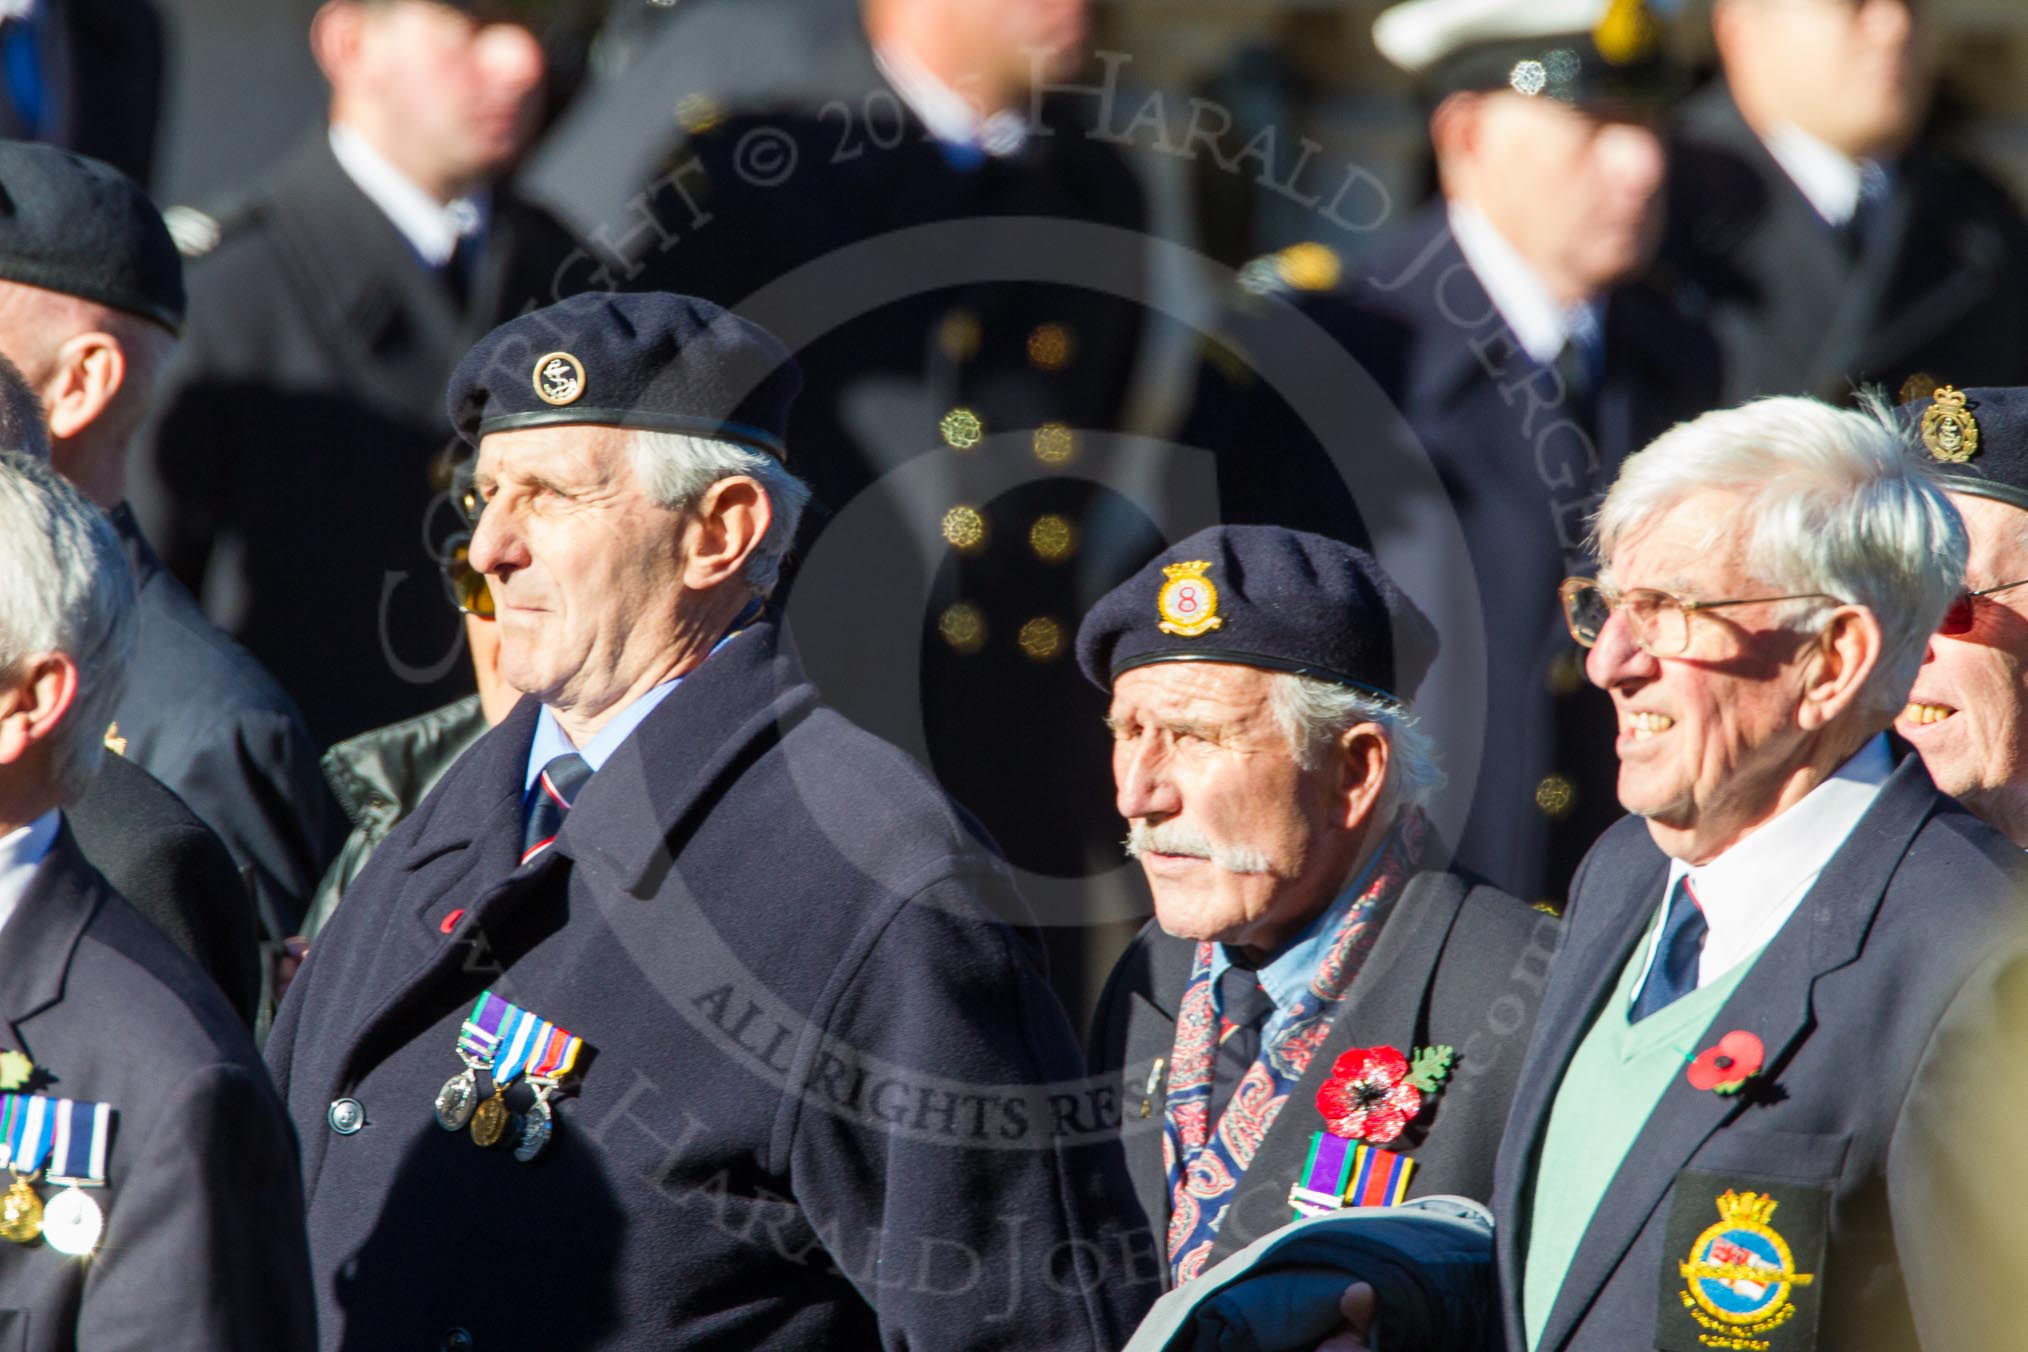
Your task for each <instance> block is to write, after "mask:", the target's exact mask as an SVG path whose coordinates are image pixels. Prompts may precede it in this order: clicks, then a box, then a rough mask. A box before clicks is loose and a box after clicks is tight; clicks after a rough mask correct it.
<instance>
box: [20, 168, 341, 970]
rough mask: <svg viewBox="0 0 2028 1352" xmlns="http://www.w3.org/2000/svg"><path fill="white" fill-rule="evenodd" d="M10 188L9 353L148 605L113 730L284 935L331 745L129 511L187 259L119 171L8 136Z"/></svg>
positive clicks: (313, 841) (56, 448) (67, 473)
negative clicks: (319, 741)
mask: <svg viewBox="0 0 2028 1352" xmlns="http://www.w3.org/2000/svg"><path fill="white" fill-rule="evenodd" d="M0 191H4V192H5V193H6V195H7V199H8V201H9V202H10V203H11V204H12V207H13V210H12V211H11V212H10V213H9V214H8V216H7V217H6V218H5V220H4V221H0V352H4V353H5V354H6V355H7V356H8V357H9V358H11V359H12V360H13V362H14V363H15V365H16V366H18V367H19V368H20V370H21V372H22V374H23V375H24V376H25V377H26V379H27V382H28V385H29V387H30V388H31V389H32V390H34V391H35V393H36V394H37V395H38V396H39V397H40V399H41V401H42V406H43V410H44V415H45V418H46V423H47V427H48V433H49V436H48V445H49V454H50V457H51V459H52V461H53V463H54V464H55V466H56V468H57V471H58V472H59V473H61V474H62V475H63V476H64V477H65V478H67V479H69V480H70V481H71V482H72V483H74V484H76V485H77V486H78V488H79V489H80V490H81V491H82V492H83V493H84V494H85V495H86V496H87V497H89V498H91V499H92V500H93V501H94V502H96V503H97V504H98V505H99V506H100V507H101V508H102V509H103V510H104V511H105V512H106V513H107V515H108V516H110V517H111V519H112V522H113V528H114V529H115V530H117V531H118V532H119V534H120V540H121V543H122V544H123V545H124V546H125V547H126V551H127V564H128V567H129V568H130V569H131V570H132V571H133V574H134V583H135V586H136V587H137V588H138V589H139V593H140V616H141V629H140V635H139V637H138V638H137V640H136V642H135V647H134V658H133V667H134V671H133V679H132V680H130V681H129V682H128V684H127V687H126V694H125V695H124V696H123V697H122V698H121V700H120V704H119V706H118V708H117V709H116V710H115V714H116V724H115V727H114V730H113V736H114V737H115V739H116V740H117V741H118V743H119V744H120V745H121V746H122V747H123V749H124V751H125V754H126V755H128V756H129V757H131V758H132V759H133V760H134V761H135V762H136V763H138V764H139V765H140V766H141V767H142V768H143V769H146V770H147V771H148V772H149V773H151V774H153V775H155V776H156V777H157V778H159V779H161V780H162V781H163V782H164V783H166V784H168V785H169V786H170V787H171V788H172V789H174V790H175V791H176V793H177V795H178V796H180V797H181V798H182V799H183V800H184V802H186V803H188V804H189V805H190V806H191V808H192V809H194V810H195V811H196V812H197V814H198V815H199V816H200V817H202V818H203V819H204V820H205V821H206V822H207V823H209V824H210V826H211V827H212V829H213V830H215V831H216V832H218V834H219V836H220V837H221V838H222V839H224V840H225V842H226V844H227V846H228V847H229V848H230V849H231V850H232V851H233V855H234V857H235V858H236V859H237V860H238V861H239V864H240V867H241V868H243V869H245V870H247V872H248V876H249V877H250V878H251V880H252V883H253V887H254V895H255V899H256V901H257V902H258V904H259V907H260V912H261V916H262V919H263V921H264V922H265V925H266V927H267V932H268V933H269V934H270V935H271V936H272V937H274V938H277V939H279V938H280V937H282V936H283V935H285V934H289V933H291V932H293V929H294V927H295V925H296V922H297V921H298V920H299V919H300V918H301V917H302V914H303V908H304V906H305V905H306V904H308V901H309V897H310V890H311V888H312V887H313V886H315V884H316V880H317V875H318V872H319V870H320V868H321V866H322V863H323V855H324V830H325V806H326V798H325V792H324V786H323V782H322V780H321V779H320V778H319V777H318V774H317V753H316V750H315V748H314V747H312V746H311V744H310V736H309V732H308V731H307V730H306V729H305V728H304V726H303V719H302V716H301V715H300V714H299V713H298V712H297V711H296V707H295V704H294V703H293V702H292V701H291V700H290V699H289V697H288V696H287V695H286V694H284V693H283V691H282V689H281V688H280V687H279V686H278V685H277V684H276V683H275V679H274V677H272V676H270V675H269V674H268V673H267V671H265V670H264V669H263V668H262V667H261V665H260V663H258V662H256V661H255V660H254V659H253V657H252V656H251V655H249V654H248V653H247V651H246V650H245V649H244V648H242V647H240V646H239V645H238V644H237V643H234V642H233V641H232V640H231V639H230V638H228V637H227V636H226V635H225V634H224V633H222V632H220V630H219V629H218V627H217V626H216V625H214V624H212V623H211V622H210V621H209V620H207V619H206V618H205V616H204V614H203V612H202V611H201V610H200V609H199V608H198V605H197V602H196V600H195V599H194V598H193V597H192V596H191V595H190V593H189V592H188V591H187V590H185V588H184V587H183V585H182V584H181V583H180V582H178V581H177V580H176V579H175V578H174V577H172V576H170V574H169V573H168V572H167V571H166V570H165V569H164V568H163V566H162V563H161V560H160V559H158V558H157V557H156V555H155V551H154V550H153V549H151V548H149V546H148V542H147V540H145V539H143V538H142V535H141V530H140V527H139V526H138V525H137V524H136V522H135V519H134V513H133V511H132V510H131V509H130V508H129V506H128V505H127V456H128V449H129V442H130V441H131V440H132V438H133V436H134V431H135V428H136V427H138V426H139V424H140V423H141V420H142V418H143V417H144V416H145V414H146V412H147V409H148V405H149V400H150V398H151V396H152V395H153V394H154V392H155V388H156V382H157V380H158V378H159V377H160V375H161V372H162V369H163V367H164V366H165V365H166V364H167V363H168V362H169V361H170V359H171V355H172V353H173V352H174V351H175V349H176V344H177V333H178V331H179V329H180V328H181V327H182V324H183V318H184V295H183V267H182V260H181V259H179V258H178V257H177V255H176V247H175V245H174V244H173V243H171V242H170V238H169V231H168V229H167V228H166V227H165V226H164V225H163V223H162V218H161V216H160V215H159V214H158V213H157V212H156V210H155V207H154V205H153V204H152V203H151V202H149V200H148V198H147V196H146V194H144V193H143V192H142V191H141V189H140V187H139V186H138V185H136V184H135V183H134V182H132V181H131V180H130V179H128V178H126V177H125V176H124V175H122V174H120V173H118V172H117V171H115V170H113V169H111V168H110V167H108V166H106V165H103V164H99V163H97V162H95V161H92V160H88V159H85V158H83V157H82V156H79V155H75V154H72V153H71V152H69V151H64V150H58V149H55V148H54V147H51V146H45V145H36V144H31V143H29V142H25V141H0ZM214 900H215V902H216V904H219V905H229V904H233V902H234V900H235V899H234V898H230V897H220V898H216V899H214Z"/></svg>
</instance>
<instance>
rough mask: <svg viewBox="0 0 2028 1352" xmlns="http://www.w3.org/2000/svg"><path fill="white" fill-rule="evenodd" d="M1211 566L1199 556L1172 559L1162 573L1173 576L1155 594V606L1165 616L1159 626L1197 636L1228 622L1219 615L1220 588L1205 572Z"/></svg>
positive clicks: (1191, 636) (1164, 631) (1183, 636)
mask: <svg viewBox="0 0 2028 1352" xmlns="http://www.w3.org/2000/svg"><path fill="white" fill-rule="evenodd" d="M1210 567H1211V563H1210V561H1209V560H1207V559H1197V560H1194V561H1192V562H1189V563H1172V564H1169V565H1168V566H1167V567H1165V568H1163V569H1162V575H1163V576H1164V577H1166V578H1168V579H1169V580H1168V581H1167V582H1164V583H1163V584H1162V590H1161V591H1160V592H1158V593H1157V594H1156V596H1155V609H1156V611H1158V612H1159V613H1160V614H1161V616H1162V622H1161V623H1160V624H1158V625H1156V626H1155V627H1156V628H1157V629H1160V630H1161V631H1162V632H1163V633H1165V634H1175V635H1177V636H1179V637H1181V638H1196V637H1197V636H1198V635H1199V634H1208V633H1210V632H1211V631H1212V630H1214V629H1216V628H1218V627H1219V626H1220V625H1222V624H1224V623H1225V621H1224V620H1221V619H1219V618H1218V588H1217V587H1215V586H1213V585H1212V583H1211V579H1210V578H1208V577H1206V576H1205V575H1204V574H1205V573H1206V572H1207V571H1209V569H1210Z"/></svg>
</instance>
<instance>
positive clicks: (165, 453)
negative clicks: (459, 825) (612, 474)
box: [145, 0, 572, 744]
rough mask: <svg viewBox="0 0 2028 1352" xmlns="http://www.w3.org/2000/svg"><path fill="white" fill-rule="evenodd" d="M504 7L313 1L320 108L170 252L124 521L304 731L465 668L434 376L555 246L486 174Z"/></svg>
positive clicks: (502, 54) (418, 694) (561, 241)
mask: <svg viewBox="0 0 2028 1352" xmlns="http://www.w3.org/2000/svg"><path fill="white" fill-rule="evenodd" d="M523 17H524V16H523V15H522V13H521V11H520V10H519V9H517V8H514V7H511V6H502V5H488V4H470V5H468V4H450V3H437V0H330V3H327V4H325V5H323V6H322V7H321V8H319V9H318V10H317V13H316V15H315V18H314V20H313V22H312V24H311V28H310V40H311V48H312V50H313V52H314V53H315V55H316V58H317V64H318V66H319V67H320V69H321V70H322V71H323V72H324V75H325V76H326V78H327V79H328V80H329V82H330V85H331V105H330V120H329V125H328V126H324V127H319V128H317V129H316V130H315V131H314V132H313V133H312V134H311V135H310V136H309V137H308V139H307V140H306V141H305V142H304V143H303V144H301V145H300V146H299V147H298V149H297V150H296V151H295V152H294V153H293V154H292V155H291V156H290V157H289V158H288V159H287V161H286V162H285V163H283V164H282V165H281V166H280V167H279V168H278V169H276V170H275V171H274V173H273V174H272V175H271V176H270V177H269V178H268V179H267V180H266V182H265V183H264V184H263V185H262V186H261V187H260V188H259V189H257V190H256V191H254V192H253V193H252V195H251V196H249V197H248V198H247V199H246V200H245V201H244V202H243V203H242V204H241V205H240V206H238V207H237V208H235V209H234V210H232V211H230V212H228V213H226V214H225V215H224V216H223V218H222V219H220V220H219V221H218V222H217V232H216V240H215V243H213V247H211V248H209V249H208V250H204V251H203V253H204V256H203V257H202V258H201V259H200V260H199V261H198V262H197V263H196V264H195V265H194V266H193V267H192V269H191V275H190V288H191V304H190V312H191V314H190V323H189V328H188V332H187V335H186V341H185V345H184V351H183V352H182V353H181V354H180V357H179V360H178V361H177V362H176V364H175V365H174V367H173V368H172V371H171V373H170V376H169V378H168V389H167V391H166V393H165V397H164V399H163V401H162V404H161V406H160V409H159V416H158V419H157V422H156V425H155V426H154V428H153V429H152V434H151V436H150V438H149V442H148V447H147V457H148V459H147V465H148V469H149V471H150V473H151V476H152V478H153V480H154V488H153V492H152V493H151V495H150V497H149V499H148V501H147V502H146V503H145V524H146V526H147V531H148V535H149V537H150V538H151V539H153V540H154V541H156V542H157V544H158V545H159V547H160V548H161V551H162V556H163V558H164V560H165V561H166V562H167V563H168V565H169V567H170V568H171V569H172V570H173V571H174V572H175V573H176V574H177V575H178V576H179V577H181V578H182V579H184V580H185V582H186V583H188V584H189V585H190V586H191V587H192V589H193V590H196V591H197V592H198V594H199V595H200V596H201V597H202V598H203V600H204V603H205V607H206V609H207V610H208V611H209V612H210V613H211V614H212V615H213V616H214V617H215V618H216V619H218V620H219V622H220V623H221V624H223V625H224V626H225V627H226V628H227V629H228V630H230V631H231V632H232V633H233V634H235V635H236V636H237V637H238V638H239V639H240V640H241V641H242V642H244V643H245V644H246V645H247V646H248V647H249V648H250V649H252V650H253V652H254V653H255V655H256V656H258V657H260V658H261V659H262V660H263V661H265V662H266V663H267V664H268V666H269V667H270V668H271V669H272V670H273V671H274V672H275V674H276V675H277V676H278V677H279V678H280V679H281V681H282V683H283V685H284V686H285V687H287V689H288V690H289V691H290V693H291V694H293V695H294V696H295V697H296V699H297V701H298V702H299V703H300V704H301V706H302V709H303V713H304V716H305V717H306V718H307V719H308V721H309V725H310V729H311V732H312V733H313V735H314V736H315V737H316V739H317V741H318V742H319V743H320V744H327V743H329V742H331V741H333V740H336V739H338V738H340V737H343V736H348V735H350V734H352V733H355V732H359V731H362V730H364V729H366V728H370V727H376V726H380V725H382V724H385V723H389V722H392V721H395V720H397V719H400V718H405V717H408V716H410V715H413V714H416V713H420V712H422V711H424V710H427V709H430V708H433V707H436V706H438V705H441V704H443V703H444V702H446V701H447V700H449V699H451V698H454V697H455V696H457V695H458V694H461V693H463V692H464V691H466V690H469V689H470V684H469V676H468V674H467V671H466V669H465V667H464V664H463V654H462V637H461V635H460V633H459V631H458V629H457V626H456V624H455V622H454V621H453V620H452V618H451V617H449V616H447V615H446V614H445V612H444V607H443V605H442V603H441V601H440V599H439V596H438V589H439V588H438V582H437V578H436V576H435V573H436V562H435V558H434V556H433V553H432V548H433V541H432V538H431V530H432V526H433V520H434V519H438V518H434V516H433V509H440V508H441V507H442V506H443V498H442V495H441V493H438V494H435V495H432V494H431V492H430V490H429V488H428V486H427V476H426V471H427V467H428V464H429V462H430V459H431V457H432V456H433V455H434V454H435V453H436V452H437V451H438V450H439V449H440V448H441V447H442V446H443V445H444V444H445V443H446V441H447V440H448V431H447V428H446V425H445V422H444V413H443V390H444V382H445V379H446V378H447V376H448V374H449V371H450V367H451V364H452V362H453V360H454V358H455V356H456V354H457V353H458V352H461V351H462V350H464V348H465V347H466V346H468V345H469V344H470V343H471V341H472V340H473V339H474V338H475V337H476V336H477V335H479V334H480V333H483V332H484V331H485V330H487V329H488V328H491V327H492V326H493V325H494V324H495V323H497V322H498V321H499V320H500V319H502V318H504V317H506V316H508V315H511V314H514V313H517V312H519V311H520V310H521V309H523V308H524V307H526V306H527V305H529V304H531V303H540V302H542V301H546V300H548V299H549V298H550V294H551V289H552V286H553V283H552V277H553V275H554V274H555V272H556V268H557V265H558V263H559V262H560V261H561V260H562V259H563V258H564V257H565V255H566V254H567V253H568V252H569V250H570V248H571V247H572V246H571V241H570V239H569V237H568V236H567V235H566V234H565V233H564V232H563V230H562V229H561V227H559V226H558V225H557V224H556V223H555V222H554V221H553V220H552V219H551V218H550V217H548V216H547V215H546V214H544V213H542V212H540V211H538V210H536V209H534V208H532V207H529V206H528V205H526V204H524V203H523V202H521V201H520V200H519V199H518V198H516V197H515V196H514V195H513V193H512V192H511V191H510V190H508V189H507V188H505V187H504V186H502V185H501V184H500V183H499V182H498V181H497V180H498V177H499V175H500V174H501V173H502V172H503V171H504V170H505V169H506V168H507V167H508V166H509V165H510V164H511V163H512V161H513V160H514V158H515V156H516V155H517V154H519V152H520V151H521V150H522V148H523V147H524V146H525V144H526V142H527V139H528V137H529V135H530V133H531V131H532V130H533V128H534V125H535V120H536V117H537V115H538V113H539V111H540V108H541V91H542V85H543V76H544V57H543V51H542V48H541V46H540V45H539V44H538V42H537V40H536V37H535V34H534V33H533V32H532V31H531V29H530V28H529V27H528V26H527V25H526V23H524V22H523ZM199 242H200V243H207V242H211V241H199ZM450 519H451V515H450V514H449V513H448V512H444V513H442V514H441V517H440V520H441V521H442V522H443V523H444V526H445V527H446V528H447V526H448V523H449V521H450Z"/></svg>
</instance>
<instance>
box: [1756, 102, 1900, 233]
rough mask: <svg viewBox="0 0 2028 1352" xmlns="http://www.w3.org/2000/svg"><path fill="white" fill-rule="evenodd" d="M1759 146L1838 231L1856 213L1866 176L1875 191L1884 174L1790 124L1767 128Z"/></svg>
mask: <svg viewBox="0 0 2028 1352" xmlns="http://www.w3.org/2000/svg"><path fill="white" fill-rule="evenodd" d="M1761 144H1762V145H1765V146H1766V147H1767V153H1768V154H1770V155H1772V156H1774V160H1775V163H1776V164H1779V165H1780V166H1781V167H1782V172H1783V173H1785V174H1787V175H1788V176H1789V177H1790V178H1791V179H1793V180H1794V181H1795V185H1796V187H1797V188H1798V189H1800V190H1801V191H1802V194H1803V196H1804V197H1806V198H1808V199H1809V202H1810V205H1811V206H1812V207H1815V208H1816V211H1817V214H1818V215H1819V216H1822V217H1823V218H1824V220H1825V221H1826V222H1827V223H1829V224H1830V225H1832V226H1834V227H1837V228H1841V229H1842V228H1843V227H1844V226H1845V224H1846V223H1847V222H1849V221H1850V220H1851V219H1852V217H1853V215H1854V213H1856V212H1857V211H1858V210H1859V199H1860V197H1861V196H1862V195H1863V194H1864V193H1865V192H1866V191H1867V187H1868V177H1869V175H1872V176H1874V177H1875V179H1876V183H1875V189H1874V190H1875V191H1878V190H1879V188H1880V187H1881V186H1884V183H1885V177H1886V175H1885V171H1884V170H1883V169H1882V168H1881V167H1880V166H1879V165H1878V164H1875V163H1873V162H1871V161H1860V160H1855V159H1853V158H1851V157H1850V156H1849V155H1846V154H1845V153H1844V152H1842V151H1839V150H1834V149H1833V148H1832V147H1830V146H1829V145H1826V144H1825V143H1824V142H1823V141H1820V140H1818V139H1817V138H1816V137H1814V136H1812V135H1810V134H1809V133H1808V132H1806V131H1804V130H1803V129H1802V128H1801V127H1798V126H1794V125H1793V124H1791V123H1787V122H1784V123H1781V124H1779V125H1777V126H1775V127H1773V128H1771V129H1770V130H1769V131H1768V134H1767V135H1766V136H1763V137H1762V138H1761Z"/></svg>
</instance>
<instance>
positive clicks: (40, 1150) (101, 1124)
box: [0, 1094, 113, 1257]
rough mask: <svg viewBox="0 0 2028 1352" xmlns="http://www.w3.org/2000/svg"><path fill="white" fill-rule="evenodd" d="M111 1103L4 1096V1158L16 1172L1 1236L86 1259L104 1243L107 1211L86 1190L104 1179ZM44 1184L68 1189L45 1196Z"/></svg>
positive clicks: (3, 1201)
mask: <svg viewBox="0 0 2028 1352" xmlns="http://www.w3.org/2000/svg"><path fill="white" fill-rule="evenodd" d="M112 1138H113V1110H112V1106H111V1105H110V1104H105V1103H85V1102H82V1101H79V1100H76V1099H60V1098H50V1097H48V1096H47V1095H44V1094H0V1164H4V1165H5V1166H6V1169H7V1172H8V1174H9V1176H10V1177H11V1180H12V1181H11V1182H10V1183H9V1185H8V1187H7V1191H6V1193H5V1195H4V1196H0V1239H7V1240H11V1241H12V1242H13V1243H16V1244H33V1243H35V1241H36V1240H38V1239H40V1240H42V1241H43V1242H45V1243H47V1244H48V1245H49V1247H50V1248H52V1249H55V1250H56V1251H57V1252H58V1253H64V1254H70V1255H72V1256H73V1257H82V1256H83V1255H85V1254H88V1253H90V1252H91V1251H92V1250H93V1249H95V1248H96V1247H97V1246H98V1242H99V1236H100V1235H101V1234H103V1233H104V1232H105V1228H106V1219H105V1214H104V1213H103V1212H101V1211H100V1210H99V1204H98V1203H97V1202H95V1201H93V1200H92V1198H91V1195H90V1194H89V1193H87V1192H85V1191H84V1190H85V1189H86V1188H102V1187H104V1186H105V1184H106V1151H107V1148H108V1147H109V1146H110V1145H111V1144H112ZM38 1182H43V1183H47V1184H49V1185H50V1186H53V1187H58V1188H61V1189H62V1191H61V1192H59V1193H57V1195H56V1196H54V1197H52V1198H50V1199H49V1200H48V1201H47V1202H44V1201H43V1198H42V1194H41V1192H40V1191H39V1190H38V1189H37V1187H36V1184H37V1183H38Z"/></svg>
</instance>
